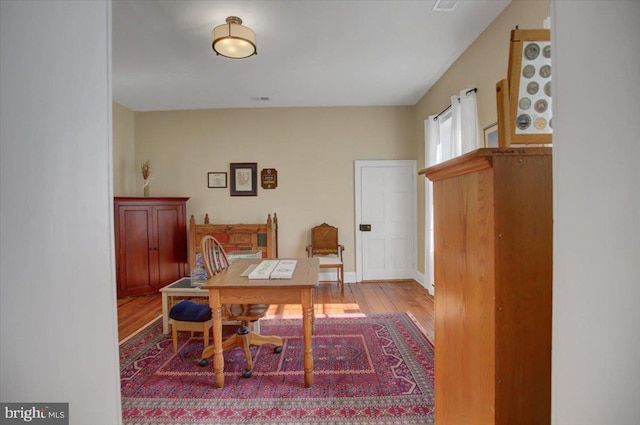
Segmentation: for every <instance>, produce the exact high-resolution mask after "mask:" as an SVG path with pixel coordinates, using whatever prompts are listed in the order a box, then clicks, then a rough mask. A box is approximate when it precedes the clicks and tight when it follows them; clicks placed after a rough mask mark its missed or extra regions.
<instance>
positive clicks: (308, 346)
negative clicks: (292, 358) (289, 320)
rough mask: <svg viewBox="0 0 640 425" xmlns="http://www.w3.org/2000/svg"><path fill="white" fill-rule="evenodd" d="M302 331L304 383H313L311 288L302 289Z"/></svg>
mask: <svg viewBox="0 0 640 425" xmlns="http://www.w3.org/2000/svg"><path fill="white" fill-rule="evenodd" d="M302 332H303V335H304V360H303V364H304V384H305V386H307V387H310V386H312V385H313V345H312V339H311V337H312V335H313V289H303V290H302Z"/></svg>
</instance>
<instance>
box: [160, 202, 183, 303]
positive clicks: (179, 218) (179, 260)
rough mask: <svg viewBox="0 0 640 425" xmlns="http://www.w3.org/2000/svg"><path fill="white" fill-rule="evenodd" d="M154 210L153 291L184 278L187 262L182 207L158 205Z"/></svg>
mask: <svg viewBox="0 0 640 425" xmlns="http://www.w3.org/2000/svg"><path fill="white" fill-rule="evenodd" d="M153 210H154V214H153V217H154V222H153V226H154V231H153V234H154V246H153V248H154V249H153V251H152V252H153V254H154V255H155V256H156V258H157V264H158V266H157V268H156V269H155V270H154V280H155V282H156V287H155V290H156V291H157V290H159V289H160V288H162V287H163V286H166V285H168V284H170V283H172V282H175V281H176V280H178V279H179V278H181V277H183V276H184V265H185V263H186V262H187V258H186V253H187V241H186V223H185V219H184V217H185V212H184V207H183V206H182V205H159V206H156V207H153Z"/></svg>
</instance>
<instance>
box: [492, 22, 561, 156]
mask: <svg viewBox="0 0 640 425" xmlns="http://www.w3.org/2000/svg"><path fill="white" fill-rule="evenodd" d="M551 80H552V66H551V34H550V31H549V30H518V29H516V30H513V31H511V44H510V49H509V72H508V80H507V81H505V82H503V83H499V84H498V86H497V92H498V108H499V111H498V117H499V120H498V121H499V123H500V121H501V120H500V118H502V126H500V127H501V130H502V129H503V130H504V133H503V135H504V137H501V140H503V141H501V143H500V145H501V146H509V145H511V144H551V143H552V135H553V116H552V107H551V106H552V93H551ZM501 96H502V97H501ZM500 108H502V109H503V110H502V111H500ZM505 142H506V143H505Z"/></svg>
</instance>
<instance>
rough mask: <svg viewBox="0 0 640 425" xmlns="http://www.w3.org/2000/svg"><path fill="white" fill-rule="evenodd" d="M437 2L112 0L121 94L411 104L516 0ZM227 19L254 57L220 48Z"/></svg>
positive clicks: (240, 104)
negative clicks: (215, 34)
mask: <svg viewBox="0 0 640 425" xmlns="http://www.w3.org/2000/svg"><path fill="white" fill-rule="evenodd" d="M435 3H436V1H435V0H410V1H404V0H396V1H382V0H372V1H366V0H333V1H330V0H305V1H295V0H280V1H275V0H271V1H267V0H255V1H238V0H236V1H204V0H113V3H112V4H113V32H112V33H113V53H112V54H113V99H114V101H116V102H118V103H120V104H121V105H124V106H126V107H128V108H130V109H132V110H134V111H151V110H178V109H205V108H246V107H253V108H255V107H299V106H371V105H374V106H382V105H415V104H416V103H417V102H418V101H419V100H420V98H421V97H422V96H423V95H424V94H425V93H426V92H427V91H428V90H429V88H430V87H431V86H432V85H433V84H434V83H435V82H436V81H437V80H438V78H440V77H441V76H442V74H443V73H444V72H445V71H446V69H447V68H448V67H449V66H450V65H451V64H452V63H453V62H454V61H455V60H456V59H457V58H458V57H459V56H460V54H462V53H463V52H464V50H465V49H466V48H467V47H468V46H469V45H470V44H471V43H472V42H473V41H474V40H475V39H476V38H477V37H478V35H480V34H481V33H482V31H483V30H484V29H485V28H486V27H487V26H488V25H489V24H490V23H491V22H492V21H493V19H494V18H495V17H496V16H497V15H498V14H499V13H500V12H501V11H502V10H503V9H504V7H505V6H506V5H507V4H508V3H509V0H489V1H484V0H458V1H456V2H455V7H454V9H453V10H452V11H446V12H443V11H434V10H432V9H433V7H434V5H435ZM447 3H452V2H451V1H447ZM231 15H233V16H239V17H240V18H242V20H243V21H244V22H243V23H244V25H246V26H248V27H250V28H251V29H253V30H254V31H255V32H256V37H257V45H258V55H257V56H253V57H251V58H248V59H228V58H224V57H222V56H216V55H215V53H214V52H213V50H212V48H211V30H212V29H213V27H214V26H216V25H220V24H222V23H224V22H225V19H226V17H227V16H231ZM469 72H473V70H469ZM262 97H267V98H269V100H268V101H264V100H262V101H256V100H255V98H262Z"/></svg>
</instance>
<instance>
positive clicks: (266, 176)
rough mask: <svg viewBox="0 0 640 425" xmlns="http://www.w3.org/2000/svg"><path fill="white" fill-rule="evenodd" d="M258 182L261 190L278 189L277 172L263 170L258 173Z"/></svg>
mask: <svg viewBox="0 0 640 425" xmlns="http://www.w3.org/2000/svg"><path fill="white" fill-rule="evenodd" d="M260 181H261V182H262V188H263V189H275V188H276V187H278V170H276V169H275V168H263V169H262V171H261V172H260Z"/></svg>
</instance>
